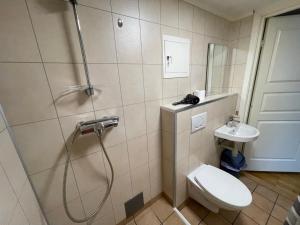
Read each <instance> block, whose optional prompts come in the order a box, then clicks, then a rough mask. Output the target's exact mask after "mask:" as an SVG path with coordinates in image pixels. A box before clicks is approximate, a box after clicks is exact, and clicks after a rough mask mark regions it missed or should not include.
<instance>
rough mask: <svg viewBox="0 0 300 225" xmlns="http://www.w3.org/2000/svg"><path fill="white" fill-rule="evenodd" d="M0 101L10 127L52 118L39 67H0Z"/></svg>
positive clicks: (52, 114) (50, 102) (26, 65)
mask: <svg viewBox="0 0 300 225" xmlns="http://www.w3.org/2000/svg"><path fill="white" fill-rule="evenodd" d="M0 73H1V74H2V75H1V82H0V101H1V104H2V107H3V110H4V112H5V114H6V118H7V120H8V123H9V124H10V125H15V124H20V123H27V122H33V121H39V120H44V119H51V118H55V117H56V113H55V109H54V106H53V100H52V97H51V94H50V88H49V86H48V84H47V79H46V76H45V73H44V71H43V66H42V64H38V63H35V64H32V63H8V64H6V63H3V64H0Z"/></svg>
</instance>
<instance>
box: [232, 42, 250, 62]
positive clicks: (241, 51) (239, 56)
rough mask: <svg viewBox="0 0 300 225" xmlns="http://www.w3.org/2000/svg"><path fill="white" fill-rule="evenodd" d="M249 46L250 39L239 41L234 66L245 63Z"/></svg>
mask: <svg viewBox="0 0 300 225" xmlns="http://www.w3.org/2000/svg"><path fill="white" fill-rule="evenodd" d="M249 44H250V37H245V38H242V39H239V42H238V48H237V52H236V60H235V63H236V64H243V63H246V62H247V56H248V50H249Z"/></svg>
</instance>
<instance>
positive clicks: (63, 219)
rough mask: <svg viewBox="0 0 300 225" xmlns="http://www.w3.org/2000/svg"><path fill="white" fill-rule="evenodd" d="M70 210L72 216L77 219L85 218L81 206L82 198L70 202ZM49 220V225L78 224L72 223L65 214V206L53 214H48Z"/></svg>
mask: <svg viewBox="0 0 300 225" xmlns="http://www.w3.org/2000/svg"><path fill="white" fill-rule="evenodd" d="M68 208H69V210H70V212H71V214H72V215H73V216H74V217H75V218H84V216H85V215H84V211H83V208H82V205H81V200H80V198H76V199H73V200H71V201H69V202H68ZM46 215H47V219H48V221H49V223H50V224H49V225H52V224H53V225H56V224H57V225H60V224H70V225H76V223H73V222H71V221H70V219H69V218H68V216H67V215H66V213H65V209H64V206H62V205H61V206H59V207H57V208H55V209H54V210H52V211H51V212H49V213H47V214H46Z"/></svg>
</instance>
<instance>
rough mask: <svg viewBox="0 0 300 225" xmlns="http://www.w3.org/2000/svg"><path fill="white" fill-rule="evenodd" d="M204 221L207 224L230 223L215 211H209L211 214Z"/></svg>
mask: <svg viewBox="0 0 300 225" xmlns="http://www.w3.org/2000/svg"><path fill="white" fill-rule="evenodd" d="M204 223H206V224H207V225H229V224H230V223H228V222H227V221H226V220H225V219H224V218H223V217H222V216H220V215H218V214H215V213H212V212H211V213H209V215H208V216H207V217H206V218H205V219H204Z"/></svg>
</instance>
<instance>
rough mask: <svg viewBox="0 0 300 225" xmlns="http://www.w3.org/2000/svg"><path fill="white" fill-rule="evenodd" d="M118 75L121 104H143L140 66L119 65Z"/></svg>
mask: <svg viewBox="0 0 300 225" xmlns="http://www.w3.org/2000/svg"><path fill="white" fill-rule="evenodd" d="M119 74H120V82H121V90H122V99H123V104H124V105H129V104H135V103H141V102H144V86H143V69H142V65H130V64H120V65H119Z"/></svg>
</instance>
